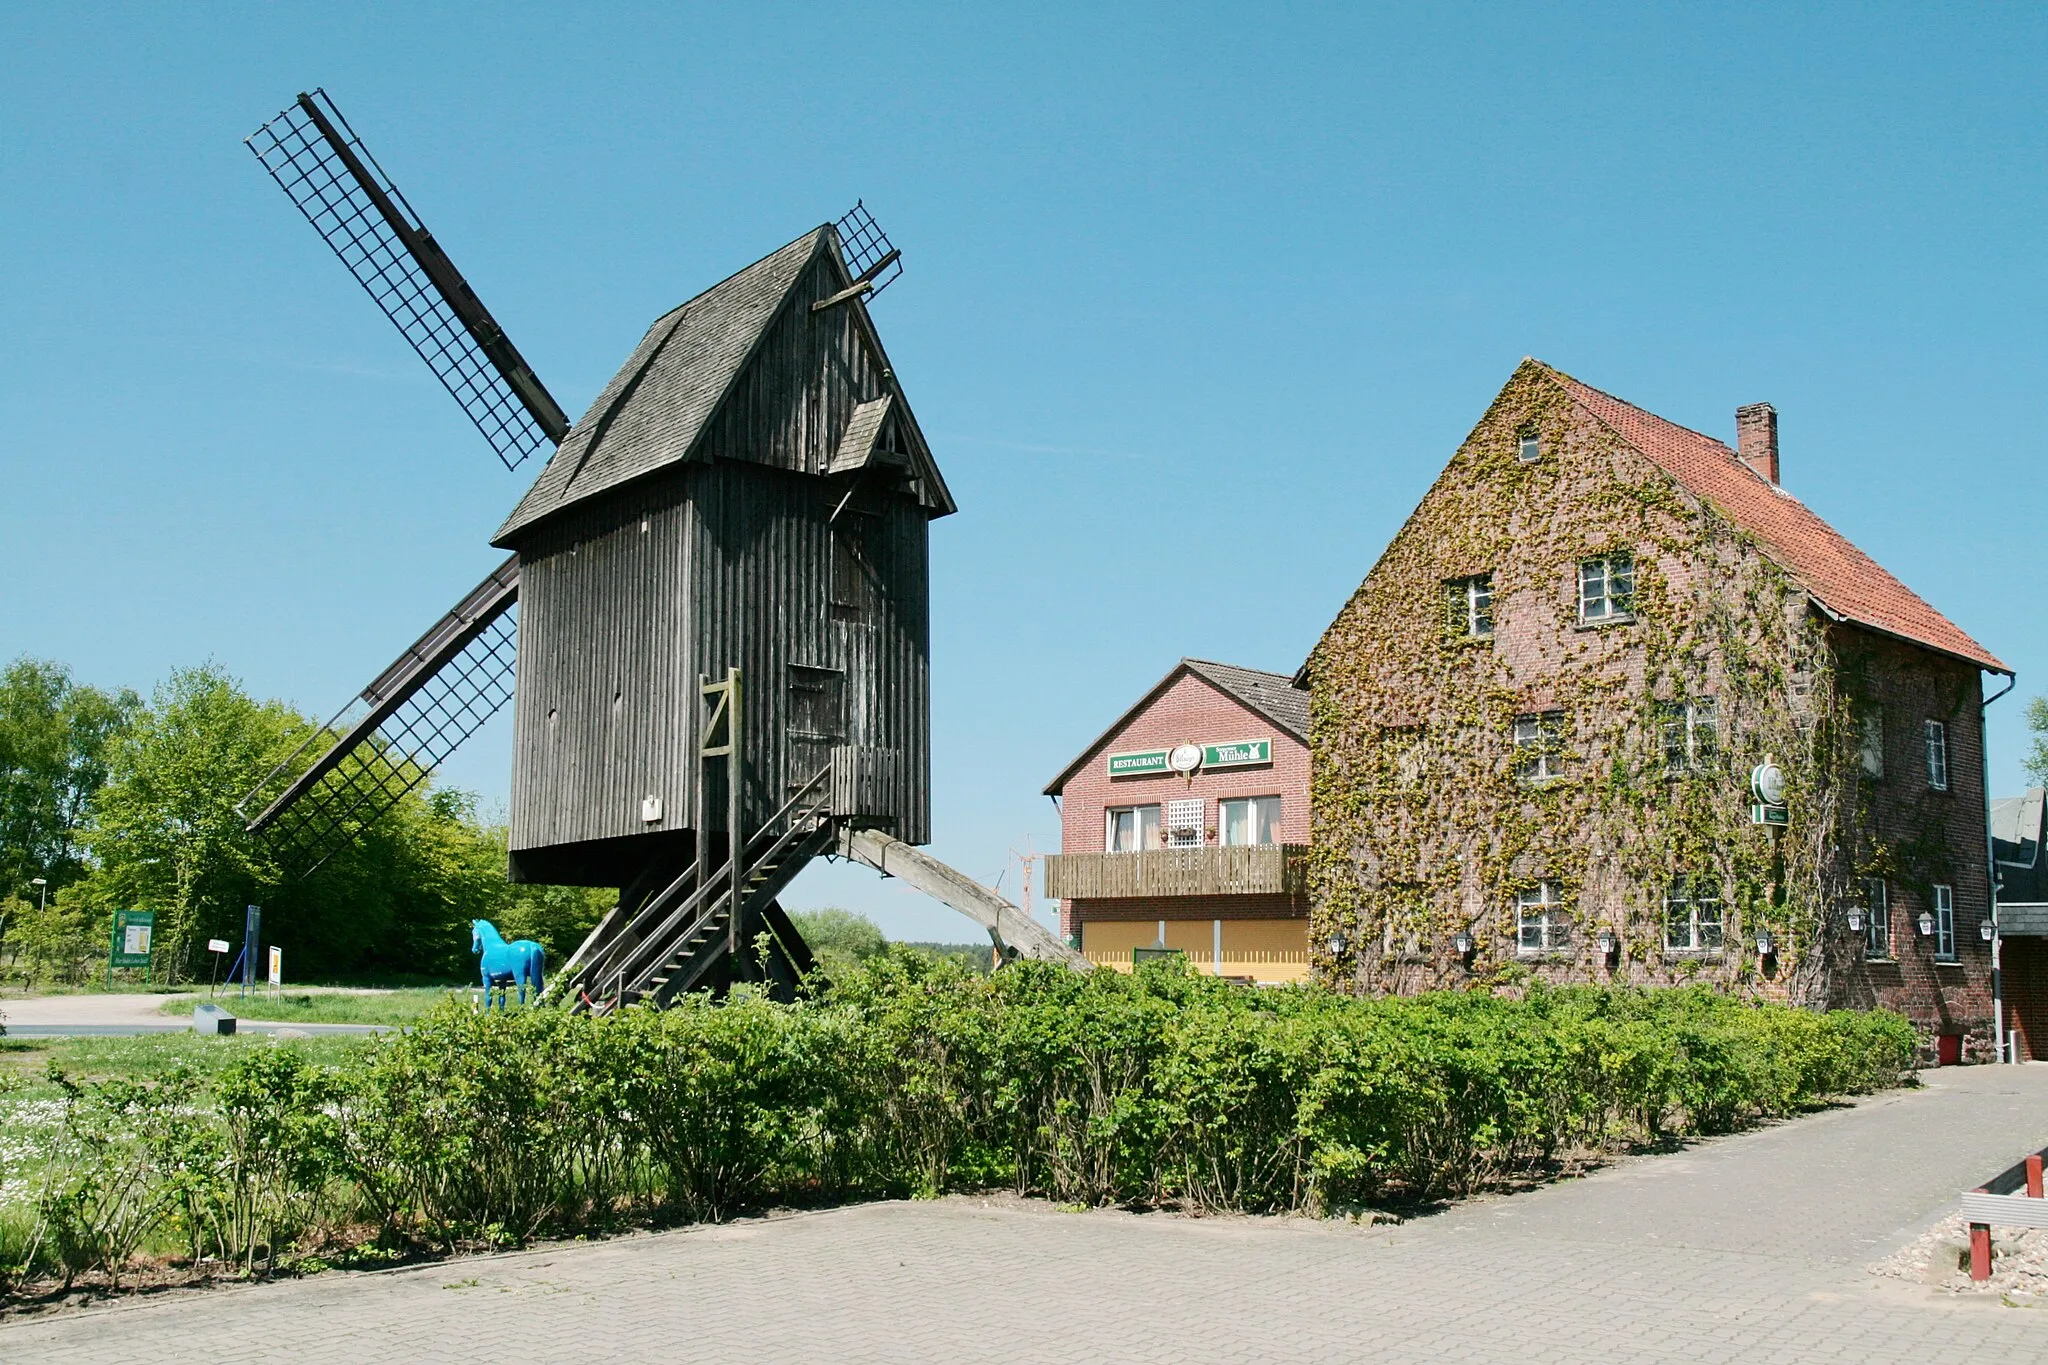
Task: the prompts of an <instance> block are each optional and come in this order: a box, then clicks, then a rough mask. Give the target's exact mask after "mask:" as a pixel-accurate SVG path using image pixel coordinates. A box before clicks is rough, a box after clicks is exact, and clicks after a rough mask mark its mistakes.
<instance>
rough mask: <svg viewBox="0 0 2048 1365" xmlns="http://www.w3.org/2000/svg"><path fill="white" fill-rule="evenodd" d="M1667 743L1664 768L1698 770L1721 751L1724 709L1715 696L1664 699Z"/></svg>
mask: <svg viewBox="0 0 2048 1365" xmlns="http://www.w3.org/2000/svg"><path fill="white" fill-rule="evenodd" d="M1657 725H1658V730H1659V732H1660V735H1661V738H1662V739H1663V742H1664V771H1665V772H1668V773H1684V772H1696V771H1698V770H1700V769H1702V768H1705V767H1708V766H1710V765H1711V764H1712V763H1713V761H1714V759H1715V758H1717V757H1719V755H1720V752H1721V712H1720V707H1719V704H1718V703H1716V701H1715V700H1714V698H1712V697H1699V698H1696V699H1694V700H1692V701H1671V702H1664V703H1662V704H1660V705H1659V706H1658V707H1657Z"/></svg>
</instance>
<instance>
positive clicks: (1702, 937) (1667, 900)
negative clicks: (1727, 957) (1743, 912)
mask: <svg viewBox="0 0 2048 1365" xmlns="http://www.w3.org/2000/svg"><path fill="white" fill-rule="evenodd" d="M1722 941H1723V922H1722V918H1721V883H1720V882H1719V881H1718V880H1716V879H1715V878H1713V877H1711V876H1709V875H1707V874H1705V873H1699V874H1695V875H1693V876H1685V875H1680V876H1677V877H1673V878H1672V879H1671V885H1670V886H1669V887H1667V888H1666V889H1665V892H1664V946H1665V947H1666V948H1671V949H1676V950H1679V951H1681V952H1707V951H1711V950H1713V949H1717V948H1719V947H1720V946H1721V944H1722Z"/></svg>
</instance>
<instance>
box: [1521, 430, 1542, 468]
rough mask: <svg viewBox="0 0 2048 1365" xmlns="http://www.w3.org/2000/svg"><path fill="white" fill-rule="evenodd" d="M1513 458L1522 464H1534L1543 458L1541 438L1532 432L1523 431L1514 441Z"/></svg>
mask: <svg viewBox="0 0 2048 1365" xmlns="http://www.w3.org/2000/svg"><path fill="white" fill-rule="evenodd" d="M1515 458H1516V459H1518V460H1520V461H1521V462H1522V463H1523V464H1535V463H1536V462H1537V461H1538V460H1540V459H1542V458H1543V438H1542V437H1540V436H1538V435H1537V434H1536V433H1535V432H1533V431H1525V432H1523V433H1522V434H1521V436H1520V437H1518V438H1517V439H1516V441H1515Z"/></svg>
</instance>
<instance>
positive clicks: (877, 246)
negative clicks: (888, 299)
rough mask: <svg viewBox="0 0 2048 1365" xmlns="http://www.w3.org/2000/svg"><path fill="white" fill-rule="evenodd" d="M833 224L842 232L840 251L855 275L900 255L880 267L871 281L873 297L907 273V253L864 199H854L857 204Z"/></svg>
mask: <svg viewBox="0 0 2048 1365" xmlns="http://www.w3.org/2000/svg"><path fill="white" fill-rule="evenodd" d="M833 227H834V228H835V229H836V230H837V231H838V233H839V252H840V255H841V256H843V257H844V258H845V259H846V268H847V270H849V271H850V272H852V274H853V276H854V278H855V279H859V278H860V277H861V276H862V275H865V274H866V273H867V272H868V271H869V270H870V269H873V267H874V266H875V264H876V263H877V262H880V261H883V260H887V259H888V258H889V257H890V256H895V257H896V259H895V260H893V261H889V263H888V264H887V265H886V266H883V267H882V269H881V270H879V271H877V272H876V274H875V278H874V279H873V280H871V281H870V282H869V287H868V297H869V298H871V299H872V298H873V297H874V296H875V295H877V294H879V293H881V292H882V291H883V290H884V289H887V288H888V287H889V286H890V285H892V284H894V283H895V282H896V277H897V276H898V275H901V274H902V273H903V257H902V256H901V255H900V254H898V253H897V251H896V248H895V246H894V245H893V244H891V242H890V241H889V236H888V234H887V233H885V232H883V231H882V225H881V224H880V223H877V222H876V221H875V215H874V214H872V213H869V212H868V210H867V205H866V202H865V201H864V200H859V199H856V200H854V203H853V207H852V208H850V209H848V210H847V211H846V214H845V216H844V217H842V218H841V219H840V220H839V221H838V222H837V223H834V224H833Z"/></svg>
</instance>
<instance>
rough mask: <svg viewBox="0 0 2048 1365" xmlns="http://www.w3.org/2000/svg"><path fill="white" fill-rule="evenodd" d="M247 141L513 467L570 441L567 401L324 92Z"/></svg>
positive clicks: (300, 103) (303, 99)
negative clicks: (537, 371)
mask: <svg viewBox="0 0 2048 1365" xmlns="http://www.w3.org/2000/svg"><path fill="white" fill-rule="evenodd" d="M245 140H246V142H247V144H248V146H249V150H250V151H252V152H254V153H255V154H256V159H257V160H258V161H260V162H262V163H263V168H264V169H265V170H267V171H269V172H270V174H271V177H272V178H273V179H275V180H276V181H277V183H278V185H279V186H280V187H282V188H283V190H284V192H285V193H286V194H287V195H288V196H289V197H290V198H291V201H292V202H293V203H294V204H296V205H297V206H298V209H299V212H300V213H302V214H304V215H305V217H306V221H307V222H309V223H311V224H312V225H313V228H314V230H315V231H317V232H318V233H319V234H320V235H321V237H322V238H324V239H325V240H326V242H327V245H328V246H329V247H331V248H333V250H334V254H335V255H337V256H339V257H340V258H341V261H342V264H344V265H346V266H347V267H348V269H349V273H350V274H352V275H354V276H355V277H356V281H357V282H358V283H359V284H361V285H362V286H363V289H364V290H365V291H366V292H367V293H368V294H369V295H370V297H371V299H372V300H374V301H375V302H376V304H377V306H378V307H379V308H380V309H382V310H383V312H384V315H385V316H386V317H388V318H390V319H391V321H392V322H393V323H394V324H395V325H396V326H397V328H398V330H399V331H400V332H401V333H403V334H404V336H405V339H406V341H407V342H409V343H410V344H411V346H412V348H413V350H414V351H416V352H418V353H419V357H420V359H422V360H424V361H426V363H427V367H428V368H429V369H431V370H432V371H433V372H434V374H435V376H436V377H437V378H439V379H440V381H441V383H442V385H443V386H444V387H445V388H446V389H447V390H448V392H449V394H450V395H451V396H452V397H453V398H454V399H455V401H456V402H457V403H459V404H461V405H462V410H463V411H464V412H465V413H467V414H468V415H469V419H470V420H471V421H472V422H474V423H476V427H477V430H478V431H480V432H482V433H483V435H484V439H485V440H487V441H489V442H490V443H491V448H492V449H493V450H495V451H496V452H497V453H498V458H499V459H500V460H502V461H503V462H504V465H505V467H506V468H507V469H516V468H518V467H519V465H520V464H522V463H524V462H525V460H526V459H527V458H528V457H529V456H531V455H534V454H536V453H545V452H548V451H552V450H553V449H554V448H555V446H556V445H558V444H560V442H561V439H562V437H563V436H565V435H567V434H568V430H569V422H568V419H567V418H566V417H565V416H563V414H562V410H561V407H560V406H559V405H558V404H557V403H556V402H555V400H554V398H553V396H552V395H550V394H549V393H548V391H547V389H546V387H545V386H543V385H542V384H541V382H540V380H539V378H538V377H537V376H535V375H534V373H533V371H532V369H531V368H530V367H529V366H528V365H527V364H526V362H525V360H524V359H523V358H521V357H520V355H519V352H518V349H517V348H516V347H514V346H513V345H512V342H511V340H510V338H508V337H506V335H505V333H504V329H503V328H501V327H499V326H498V324H497V321H496V319H494V318H492V317H491V314H490V311H489V310H488V309H486V308H485V307H484V305H483V301H482V300H480V299H479V298H477V296H476V291H475V290H473V289H471V288H470V287H469V284H468V282H467V281H466V280H464V279H463V278H462V274H461V272H460V271H458V270H456V268H455V266H454V263H453V262H451V261H450V260H449V259H448V257H447V254H446V253H445V252H443V251H442V250H441V248H440V246H439V244H438V243H436V242H435V241H434V237H433V234H432V233H430V232H428V231H427V229H426V227H425V225H424V224H422V223H421V222H420V218H419V215H418V214H417V213H415V212H413V208H412V205H411V204H409V203H407V202H406V199H405V196H404V195H403V194H401V193H400V192H399V189H398V187H397V186H396V185H395V184H393V183H392V182H391V178H390V177H389V176H387V175H385V174H384V171H383V168H382V167H380V166H379V165H378V164H377V160H376V158H375V157H373V156H371V155H370V152H369V149H368V148H366V147H364V146H363V144H362V141H361V140H360V139H359V138H357V137H356V135H355V131H354V130H353V129H352V128H350V127H349V125H348V120H347V119H345V118H343V117H342V114H341V111H340V110H339V109H337V108H336V107H335V106H334V102H333V101H332V100H330V99H329V98H328V97H327V94H326V92H325V91H323V90H315V91H314V92H313V93H312V94H311V95H300V96H299V98H298V100H297V101H296V102H295V103H293V104H292V105H290V106H289V107H288V108H286V109H285V110H284V111H283V112H282V113H280V114H279V115H278V116H277V117H276V118H274V119H272V120H271V121H270V122H269V123H266V124H264V125H263V126H262V127H261V128H259V129H257V130H256V131H255V132H254V133H252V134H250V135H249V137H248V138H247V139H245Z"/></svg>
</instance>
